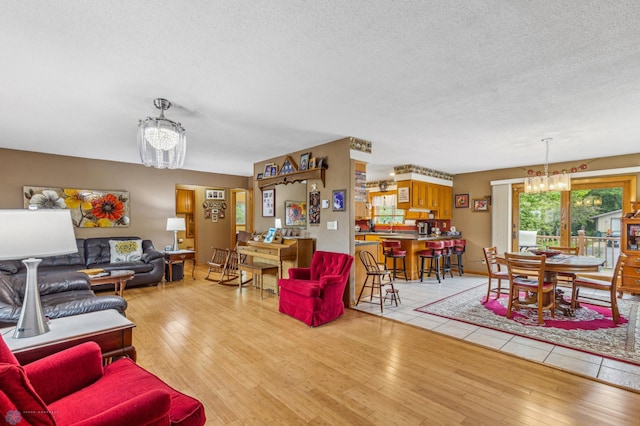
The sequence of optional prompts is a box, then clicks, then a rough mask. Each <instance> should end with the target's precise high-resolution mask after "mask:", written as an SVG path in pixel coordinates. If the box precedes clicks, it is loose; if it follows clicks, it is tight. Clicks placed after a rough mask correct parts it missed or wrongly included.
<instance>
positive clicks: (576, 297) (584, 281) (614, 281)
mask: <svg viewBox="0 0 640 426" xmlns="http://www.w3.org/2000/svg"><path fill="white" fill-rule="evenodd" d="M626 259H627V255H626V254H624V253H620V256H619V257H618V261H617V262H616V267H615V269H614V270H613V276H612V277H611V280H610V281H605V280H599V279H595V278H590V277H588V276H581V275H578V276H576V278H575V279H574V280H573V291H572V293H571V305H572V306H571V307H572V308H573V309H577V308H579V307H580V301H583V302H585V303H589V304H592V305H597V306H604V307H607V308H611V315H612V316H613V322H614V323H616V324H617V323H618V321H619V320H620V311H619V310H618V301H617V298H616V291H617V288H618V283H619V282H620V281H621V280H622V269H623V267H624V263H625V261H626ZM581 288H590V289H594V290H604V291H606V292H607V293H608V299H607V298H605V297H604V296H599V295H598V294H590V295H584V296H580V289H581Z"/></svg>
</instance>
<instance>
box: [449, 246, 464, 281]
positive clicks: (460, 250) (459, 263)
mask: <svg viewBox="0 0 640 426" xmlns="http://www.w3.org/2000/svg"><path fill="white" fill-rule="evenodd" d="M466 249H467V240H453V253H452V255H455V256H456V258H457V263H452V264H451V267H452V268H456V269H457V270H458V275H460V276H462V275H464V266H463V265H462V255H463V254H464V252H465V251H466Z"/></svg>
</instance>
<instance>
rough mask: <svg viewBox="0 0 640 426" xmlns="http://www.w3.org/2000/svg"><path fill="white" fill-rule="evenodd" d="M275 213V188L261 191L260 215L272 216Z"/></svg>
mask: <svg viewBox="0 0 640 426" xmlns="http://www.w3.org/2000/svg"><path fill="white" fill-rule="evenodd" d="M275 215H276V190H275V189H265V190H263V191H262V217H274V216H275Z"/></svg>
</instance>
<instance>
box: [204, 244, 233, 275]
mask: <svg viewBox="0 0 640 426" xmlns="http://www.w3.org/2000/svg"><path fill="white" fill-rule="evenodd" d="M211 248H212V249H213V253H212V254H211V260H210V261H208V262H207V265H209V271H208V272H207V276H206V277H204V279H205V280H209V281H214V280H213V279H211V278H209V275H211V274H212V273H214V272H215V273H218V274H220V279H219V280H218V282H221V281H222V270H223V269H224V265H225V263H226V262H227V257H228V256H229V249H220V248H215V247H211Z"/></svg>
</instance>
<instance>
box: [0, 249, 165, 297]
mask: <svg viewBox="0 0 640 426" xmlns="http://www.w3.org/2000/svg"><path fill="white" fill-rule="evenodd" d="M109 240H140V238H138V237H105V238H76V244H77V245H78V252H77V253H73V254H68V255H62V256H51V257H45V258H43V259H42V262H40V265H39V266H38V276H42V275H47V274H51V273H60V272H77V271H79V270H81V269H98V268H99V269H104V270H105V271H112V270H122V269H128V270H132V271H134V272H135V276H134V277H133V279H131V280H130V281H127V288H131V287H136V286H142V285H153V284H157V283H159V282H160V281H162V277H163V275H164V254H163V253H162V252H160V251H158V250H156V249H155V248H154V247H153V243H152V242H151V241H150V240H142V258H141V259H140V260H137V261H134V262H122V263H112V262H111V246H110V245H109ZM0 272H2V273H5V274H9V275H16V276H24V275H26V273H27V271H26V268H25V266H24V264H23V263H22V261H21V260H17V259H16V260H2V261H0ZM102 289H113V285H105V286H98V287H94V290H102Z"/></svg>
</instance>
